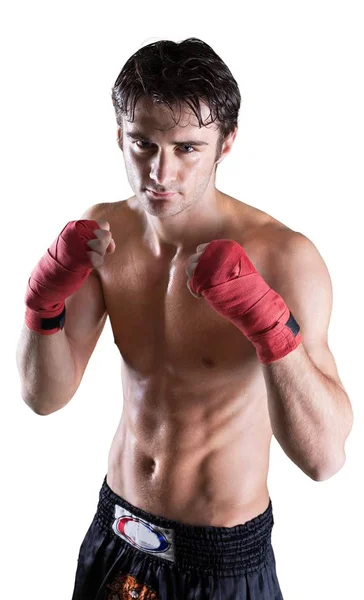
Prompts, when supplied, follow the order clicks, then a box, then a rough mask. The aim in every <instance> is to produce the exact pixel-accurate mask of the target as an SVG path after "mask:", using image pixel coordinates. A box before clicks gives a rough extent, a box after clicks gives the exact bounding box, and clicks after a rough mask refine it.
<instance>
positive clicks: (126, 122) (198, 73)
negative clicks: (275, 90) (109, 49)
mask: <svg viewBox="0 0 364 600" xmlns="http://www.w3.org/2000/svg"><path fill="white" fill-rule="evenodd" d="M240 100H241V98H240V92H239V88H238V85H237V82H236V81H235V79H234V78H233V76H232V74H231V72H230V70H229V69H228V67H227V66H226V65H225V63H224V62H223V61H222V60H221V58H220V57H219V56H218V55H217V54H216V53H215V52H214V50H213V49H212V48H211V47H210V46H208V45H207V44H205V43H204V42H203V41H201V40H199V39H196V38H189V39H186V40H184V41H182V42H180V43H176V42H172V41H169V40H162V41H159V42H155V43H152V44H149V45H148V46H144V47H142V48H141V49H140V50H138V51H137V52H136V53H135V54H134V55H133V56H131V57H130V58H129V59H128V61H127V62H126V63H125V65H124V67H123V69H122V70H121V72H120V74H119V76H118V78H117V80H116V82H115V84H114V86H113V88H112V102H113V105H114V108H115V113H116V120H117V124H118V143H119V146H120V148H121V150H122V151H123V154H124V160H125V167H126V171H127V175H128V179H129V183H130V184H131V186H132V188H133V191H134V193H135V194H136V196H137V197H140V196H141V195H144V193H145V190H146V189H152V190H155V191H160V192H163V191H175V192H178V193H180V194H183V195H187V196H189V198H190V201H196V200H197V199H198V198H199V197H201V196H202V195H203V193H204V192H205V190H206V189H207V188H210V187H211V186H213V187H214V179H215V174H216V167H217V164H218V163H219V162H221V161H222V160H223V158H224V156H225V155H226V154H228V152H229V151H230V149H231V147H232V144H233V141H234V139H235V136H236V133H237V124H238V113H239V108H240ZM137 134H139V137H137ZM193 141H197V142H200V145H195V146H194V145H193V144H192V143H190V142H193ZM177 142H178V144H177ZM180 142H183V143H184V145H182V144H180ZM186 142H188V145H186Z"/></svg>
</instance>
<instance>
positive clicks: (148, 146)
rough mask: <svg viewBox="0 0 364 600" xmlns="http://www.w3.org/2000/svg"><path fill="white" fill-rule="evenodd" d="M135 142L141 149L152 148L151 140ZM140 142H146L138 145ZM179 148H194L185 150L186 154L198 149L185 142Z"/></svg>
mask: <svg viewBox="0 0 364 600" xmlns="http://www.w3.org/2000/svg"><path fill="white" fill-rule="evenodd" d="M134 144H136V145H137V148H139V150H148V148H150V146H151V144H150V142H145V141H144V140H137V141H136V142H134ZM138 144H144V145H143V146H138ZM145 144H146V145H145ZM179 148H191V149H192V151H188V152H184V154H192V153H193V152H196V149H195V148H194V147H193V146H190V145H189V144H183V145H182V146H179Z"/></svg>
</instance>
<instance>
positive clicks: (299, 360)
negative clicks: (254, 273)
mask: <svg viewBox="0 0 364 600" xmlns="http://www.w3.org/2000/svg"><path fill="white" fill-rule="evenodd" d="M272 269H274V272H273V275H272V281H269V284H270V285H271V286H272V287H273V288H274V289H275V290H276V291H277V292H278V293H279V294H280V295H281V296H282V298H283V299H284V301H285V302H286V304H287V306H288V307H289V308H290V310H291V311H292V313H293V314H294V316H295V318H296V320H297V322H298V323H299V325H300V333H301V335H302V341H303V343H302V344H300V345H299V346H298V347H297V348H296V349H295V350H293V351H292V352H290V353H289V354H287V355H286V356H284V357H283V358H281V359H279V360H277V361H275V362H272V363H270V364H262V369H263V374H264V378H265V382H266V386H267V394H268V408H269V414H270V419H271V425H272V430H273V433H274V435H275V437H276V439H277V441H278V442H279V444H280V445H281V446H282V448H283V450H284V451H285V453H286V454H287V455H288V456H289V457H290V458H291V459H292V460H293V461H294V462H295V463H296V464H297V465H298V466H299V467H300V468H301V469H302V470H303V471H304V472H305V473H306V474H307V475H309V476H310V477H312V479H314V480H316V481H320V480H324V479H328V478H329V477H331V476H332V475H333V474H335V473H336V472H337V471H338V470H339V469H340V468H341V467H342V466H343V465H344V463H345V450H344V444H345V440H346V438H347V437H348V435H349V433H350V431H351V428H352V424H353V412H352V408H351V404H350V400H349V398H348V396H347V394H346V392H345V390H344V387H343V385H342V383H341V381H340V378H339V375H338V372H337V368H336V364H335V360H334V357H333V355H332V353H331V352H330V349H329V347H328V342H327V335H328V326H329V321H330V315H331V310H332V286H331V280H330V275H329V273H328V270H327V267H326V265H325V263H324V261H323V259H322V257H321V255H320V254H319V252H318V251H317V249H316V248H315V246H314V244H313V243H312V242H310V240H308V238H306V237H305V236H303V235H302V234H299V233H296V232H293V233H292V232H291V233H289V234H288V235H287V239H286V241H285V242H284V243H278V250H277V252H275V253H274V266H273V265H272Z"/></svg>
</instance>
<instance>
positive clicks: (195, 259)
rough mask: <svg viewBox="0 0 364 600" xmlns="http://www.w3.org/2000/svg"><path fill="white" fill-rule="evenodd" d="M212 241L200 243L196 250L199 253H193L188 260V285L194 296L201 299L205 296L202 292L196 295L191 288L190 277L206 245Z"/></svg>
mask: <svg viewBox="0 0 364 600" xmlns="http://www.w3.org/2000/svg"><path fill="white" fill-rule="evenodd" d="M209 243H210V242H208V243H207V244H200V245H199V246H197V248H196V250H197V254H191V256H190V257H189V259H188V261H187V266H186V273H187V277H188V281H187V287H188V289H189V290H190V292H191V294H192V296H194V297H195V298H197V299H199V298H203V296H202V295H201V294H198V295H196V294H195V293H194V292H193V291H192V290H191V288H190V281H189V280H190V279H191V277H192V276H193V273H194V271H195V269H196V267H197V263H198V261H199V260H200V258H201V256H202V254H203V253H204V251H205V249H206V246H208V245H209Z"/></svg>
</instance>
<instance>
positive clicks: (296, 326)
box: [286, 311, 300, 337]
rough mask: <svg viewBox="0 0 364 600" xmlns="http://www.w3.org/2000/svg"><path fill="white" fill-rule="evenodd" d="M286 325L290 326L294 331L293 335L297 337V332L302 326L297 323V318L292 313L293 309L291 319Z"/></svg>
mask: <svg viewBox="0 0 364 600" xmlns="http://www.w3.org/2000/svg"><path fill="white" fill-rule="evenodd" d="M286 326H287V327H289V328H290V330H291V331H292V333H293V335H294V336H295V337H296V335H297V333H298V332H299V330H300V326H299V324H298V323H297V321H296V319H295V318H294V316H293V315H292V313H291V311H290V312H289V319H288V321H287V323H286Z"/></svg>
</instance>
